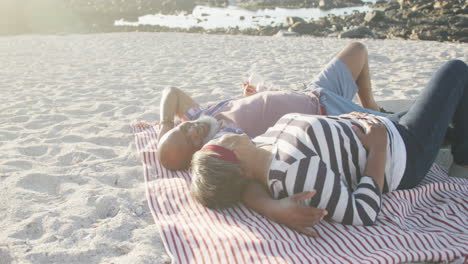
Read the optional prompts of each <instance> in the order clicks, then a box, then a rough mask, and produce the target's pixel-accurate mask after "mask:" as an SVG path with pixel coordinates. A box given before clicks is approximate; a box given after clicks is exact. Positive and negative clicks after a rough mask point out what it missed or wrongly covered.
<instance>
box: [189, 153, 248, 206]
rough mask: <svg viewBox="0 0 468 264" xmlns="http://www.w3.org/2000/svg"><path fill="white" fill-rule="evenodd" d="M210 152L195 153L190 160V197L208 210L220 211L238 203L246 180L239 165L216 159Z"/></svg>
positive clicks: (214, 154)
mask: <svg viewBox="0 0 468 264" xmlns="http://www.w3.org/2000/svg"><path fill="white" fill-rule="evenodd" d="M218 157H219V154H217V153H215V152H212V151H205V150H204V151H197V152H196V153H195V155H194V156H193V159H192V166H191V171H192V183H191V185H190V194H191V196H192V197H193V198H194V199H195V200H197V201H198V202H200V203H201V204H203V205H204V206H206V207H208V208H213V209H222V208H226V207H231V206H233V205H234V204H235V203H237V202H239V201H240V200H241V197H242V193H243V191H244V189H245V186H246V185H247V182H248V179H246V178H244V177H242V169H241V167H240V165H239V164H234V163H232V162H229V161H224V160H221V159H219V158H218Z"/></svg>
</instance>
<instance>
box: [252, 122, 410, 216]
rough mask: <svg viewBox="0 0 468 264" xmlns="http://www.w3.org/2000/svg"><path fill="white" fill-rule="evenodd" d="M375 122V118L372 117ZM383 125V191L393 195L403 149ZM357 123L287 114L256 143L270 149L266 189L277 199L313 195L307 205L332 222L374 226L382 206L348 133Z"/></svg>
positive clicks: (390, 125) (394, 131) (401, 167)
mask: <svg viewBox="0 0 468 264" xmlns="http://www.w3.org/2000/svg"><path fill="white" fill-rule="evenodd" d="M374 117H375V116H374ZM375 118H378V119H379V120H380V121H382V122H383V123H384V124H385V126H386V128H387V132H388V133H387V134H388V140H387V142H388V146H387V160H386V166H385V186H384V192H386V191H392V190H395V189H396V188H397V187H398V184H399V183H400V181H401V178H402V176H403V173H404V170H405V166H406V149H405V146H404V143H403V140H402V138H401V136H400V134H399V133H398V131H397V129H396V127H395V126H394V124H393V123H392V122H391V121H390V120H388V119H386V118H384V117H375ZM352 124H355V125H357V126H358V127H361V125H360V123H359V119H353V118H343V117H326V116H312V115H304V114H288V115H285V116H283V117H282V118H281V119H280V120H279V121H278V122H277V123H276V125H275V126H273V127H271V128H269V129H268V131H267V132H266V133H265V134H263V135H260V136H258V137H256V138H255V139H254V141H255V143H256V144H272V145H273V154H274V157H273V160H272V163H271V166H270V172H269V179H268V185H269V189H270V192H271V194H272V195H273V197H274V198H275V199H281V198H284V197H287V196H290V195H293V194H296V193H300V192H304V191H311V190H316V191H317V194H316V195H315V196H314V197H312V198H311V199H309V200H307V201H306V202H307V204H309V205H310V206H313V207H317V208H322V209H326V210H327V211H328V216H327V217H329V218H331V219H332V220H334V221H336V222H339V223H343V224H353V225H372V224H374V223H375V221H376V219H377V215H378V213H379V211H380V206H381V193H380V190H379V188H378V186H377V184H376V183H375V181H374V179H373V178H372V177H370V176H368V175H364V170H365V168H366V163H367V151H366V149H365V148H364V146H363V145H362V143H361V141H360V140H359V138H358V137H357V135H356V134H355V132H354V131H353V130H352V128H351V125H352Z"/></svg>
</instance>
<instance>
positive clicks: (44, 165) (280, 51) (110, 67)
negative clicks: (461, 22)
mask: <svg viewBox="0 0 468 264" xmlns="http://www.w3.org/2000/svg"><path fill="white" fill-rule="evenodd" d="M349 42H350V40H337V39H320V38H275V37H248V36H224V35H197V34H180V33H121V34H120V33H119V34H98V35H67V36H34V35H29V36H15V37H0V98H1V101H0V102H1V103H0V149H1V159H0V263H165V262H168V261H170V259H169V258H168V256H167V255H166V253H165V250H164V246H163V245H162V243H161V240H160V239H159V233H158V230H157V227H156V226H155V225H154V224H153V220H152V217H151V214H150V212H149V210H148V208H147V204H146V199H145V193H144V183H143V171H142V169H141V163H140V160H139V157H138V155H137V153H136V149H135V144H134V141H133V135H132V134H131V129H130V126H129V124H130V123H131V122H133V121H136V120H148V121H155V120H156V119H158V115H159V99H160V95H161V91H162V90H163V88H165V87H167V86H178V87H181V88H183V89H184V90H186V91H187V92H188V93H189V94H191V95H193V96H194V97H195V99H196V100H198V101H199V102H201V103H213V102H216V101H218V100H220V99H224V98H229V97H233V96H238V95H239V94H240V84H241V83H242V82H243V81H245V80H246V78H247V72H248V71H249V70H250V69H252V67H253V65H255V69H256V72H257V73H259V74H260V75H262V76H263V77H264V78H265V79H266V80H267V83H269V84H270V86H272V87H276V88H284V89H294V88H300V87H301V83H303V82H307V81H308V80H310V79H311V78H312V76H313V75H314V74H316V73H318V72H319V70H320V69H321V68H322V67H323V66H324V65H325V64H326V62H327V61H328V60H329V59H330V58H332V56H333V55H334V54H335V53H336V52H338V51H339V50H340V49H341V48H342V47H343V46H344V45H345V44H347V43H349ZM363 42H364V43H365V44H366V45H367V46H368V49H369V53H370V65H371V71H372V78H373V83H374V89H375V94H376V98H377V99H378V100H380V101H387V100H411V99H414V98H415V97H416V96H417V95H418V93H419V92H420V90H421V89H422V88H423V87H424V84H425V83H426V82H427V81H428V79H429V77H430V76H431V74H432V73H433V72H434V71H435V70H436V69H437V68H438V67H439V66H440V65H441V64H442V63H443V62H445V61H447V60H449V59H453V58H458V59H462V60H464V61H468V57H467V54H468V45H466V44H451V43H437V42H416V41H399V40H385V41H380V40H363ZM384 104H385V103H384ZM387 105H389V106H390V108H392V106H394V108H399V107H398V102H397V101H392V102H390V103H388V102H387Z"/></svg>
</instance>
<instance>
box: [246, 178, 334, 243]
mask: <svg viewBox="0 0 468 264" xmlns="http://www.w3.org/2000/svg"><path fill="white" fill-rule="evenodd" d="M314 195H315V191H312V192H303V193H298V194H295V195H293V196H290V197H286V198H283V199H280V200H274V199H273V198H272V197H271V196H270V194H269V193H268V191H267V190H266V189H265V187H264V186H263V185H261V184H259V183H257V182H251V183H249V184H248V185H247V188H246V190H245V191H244V194H243V197H242V200H243V202H244V203H245V204H246V205H247V206H248V207H250V208H252V209H253V210H255V211H257V212H258V213H260V214H261V215H263V216H265V217H267V218H269V219H271V220H273V221H275V222H277V223H280V224H284V225H286V226H288V227H289V228H292V229H294V230H296V231H298V232H300V233H303V234H305V235H308V236H313V237H316V236H318V235H317V233H316V232H313V231H311V230H308V229H307V227H313V226H314V225H316V224H317V223H318V222H319V221H320V220H321V219H322V218H323V217H324V216H325V215H327V211H326V210H323V209H317V208H312V207H309V206H306V205H305V204H304V203H303V202H302V201H303V200H306V199H310V198H312V197H313V196H314Z"/></svg>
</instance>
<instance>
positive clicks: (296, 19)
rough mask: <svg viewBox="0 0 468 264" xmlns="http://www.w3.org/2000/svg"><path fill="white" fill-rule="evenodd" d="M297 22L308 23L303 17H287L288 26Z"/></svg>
mask: <svg viewBox="0 0 468 264" xmlns="http://www.w3.org/2000/svg"><path fill="white" fill-rule="evenodd" d="M297 22H302V23H307V22H306V21H305V20H304V19H303V18H301V17H287V18H286V23H287V24H288V26H292V25H294V24H295V23H297Z"/></svg>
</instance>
